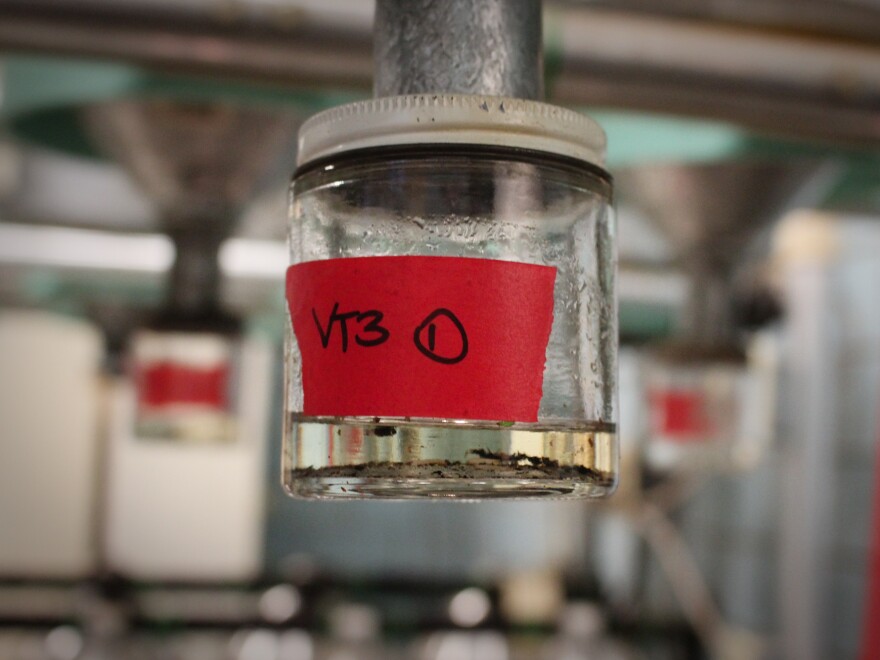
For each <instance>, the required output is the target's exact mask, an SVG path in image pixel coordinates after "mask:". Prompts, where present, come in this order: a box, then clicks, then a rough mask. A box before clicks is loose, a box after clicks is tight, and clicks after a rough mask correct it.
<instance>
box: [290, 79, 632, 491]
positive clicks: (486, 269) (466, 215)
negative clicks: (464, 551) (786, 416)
mask: <svg viewBox="0 0 880 660" xmlns="http://www.w3.org/2000/svg"><path fill="white" fill-rule="evenodd" d="M604 148H605V136H604V133H603V132H602V130H601V129H600V128H599V127H598V126H597V125H596V124H595V123H594V122H593V121H592V120H590V119H588V118H587V117H584V116H583V115H580V114H578V113H575V112H572V111H569V110H565V109H562V108H557V107H554V106H550V105H546V104H543V103H537V102H531V101H522V100H514V99H502V98H497V97H475V96H464V95H443V96H404V97H394V98H388V99H376V100H373V101H366V102H361V103H354V104H350V105H347V106H342V107H339V108H334V109H332V110H329V111H327V112H324V113H321V114H319V115H317V116H315V117H313V118H312V119H310V120H309V121H308V122H306V124H304V125H303V127H302V129H301V130H300V138H299V154H298V155H299V167H298V169H297V171H296V174H295V175H294V179H293V184H292V196H291V207H290V253H291V263H292V266H291V267H290V269H289V270H288V274H287V299H288V304H289V312H290V319H291V325H290V327H289V331H288V336H287V342H286V351H285V359H286V380H285V383H286V384H285V387H286V393H285V394H286V396H285V426H284V449H283V452H284V456H283V461H282V469H283V482H284V484H285V487H286V489H287V490H288V492H289V493H290V494H292V495H294V496H299V497H333V498H347V497H391V498H419V497H451V498H464V499H479V498H497V497H535V496H551V497H601V496H606V495H609V494H610V493H611V492H612V491H613V489H614V487H615V485H616V481H617V469H618V451H617V435H616V434H617V428H616V419H617V411H616V394H617V393H616V372H617V362H616V359H617V355H616V354H617V301H616V296H615V277H616V249H615V228H614V216H613V210H612V207H611V195H612V183H611V178H610V176H609V175H608V173H607V172H606V171H605V170H604V169H602V164H603V157H604Z"/></svg>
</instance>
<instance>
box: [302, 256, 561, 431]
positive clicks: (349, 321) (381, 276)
mask: <svg viewBox="0 0 880 660" xmlns="http://www.w3.org/2000/svg"><path fill="white" fill-rule="evenodd" d="M555 280H556V268H553V267H551V266H537V265H532V264H522V263H513V262H508V261H497V260H489V259H468V258H459V257H362V258H348V259H329V260H326V261H312V262H308V263H303V264H298V265H295V266H291V267H290V268H289V269H288V271H287V301H288V305H289V309H290V318H291V321H292V323H293V331H294V334H295V335H296V340H297V344H298V346H299V349H300V353H301V355H302V378H303V411H302V412H303V414H305V415H309V416H328V417H344V416H363V417H422V418H441V419H466V420H483V421H496V422H536V421H537V420H538V407H539V405H540V403H541V394H542V383H543V379H544V363H545V360H546V351H547V342H548V341H549V338H550V327H551V326H552V324H553V286H554V283H555Z"/></svg>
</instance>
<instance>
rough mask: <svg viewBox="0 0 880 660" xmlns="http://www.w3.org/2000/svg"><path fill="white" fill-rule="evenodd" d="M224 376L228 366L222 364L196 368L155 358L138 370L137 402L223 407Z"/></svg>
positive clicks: (157, 404)
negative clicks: (151, 362)
mask: <svg viewBox="0 0 880 660" xmlns="http://www.w3.org/2000/svg"><path fill="white" fill-rule="evenodd" d="M228 379H229V369H228V368H227V367H226V365H220V366H217V367H213V368H210V369H197V368H194V367H190V366H187V365H182V364H174V363H172V362H159V363H157V364H152V365H150V366H149V367H146V368H144V369H143V370H142V371H141V373H140V376H139V381H138V399H139V401H140V403H141V405H143V406H146V407H149V408H162V407H165V406H170V405H175V404H190V405H202V406H208V407H211V408H216V409H220V410H223V409H225V408H226V407H227V403H228V402H227V394H226V393H227V390H228Z"/></svg>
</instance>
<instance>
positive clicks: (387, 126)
mask: <svg viewBox="0 0 880 660" xmlns="http://www.w3.org/2000/svg"><path fill="white" fill-rule="evenodd" d="M416 144H460V145H465V144H469V145H484V146H497V147H514V148H520V149H527V150H529V151H537V152H544V153H549V154H555V155H558V156H565V157H567V158H574V159H577V160H580V161H584V162H586V163H590V164H593V165H595V166H598V167H600V168H601V167H604V164H605V145H606V139H605V132H604V131H603V130H602V128H601V127H600V126H599V124H597V123H596V122H595V121H594V120H593V119H591V118H589V117H587V116H586V115H583V114H580V113H579V112H575V111H574V110H569V109H567V108H561V107H559V106H555V105H550V104H548V103H541V102H538V101H527V100H523V99H513V98H506V97H499V96H475V95H468V94H416V95H408V96H393V97H386V98H378V99H370V100H367V101H358V102H355V103H348V104H346V105H341V106H337V107H335V108H330V109H329V110H325V111H324V112H321V113H318V114H317V115H314V116H312V117H311V118H309V119H308V120H306V122H305V123H304V124H303V125H302V127H301V128H300V130H299V139H298V145H297V146H298V153H297V165H299V166H302V165H304V164H306V163H310V162H312V161H315V160H319V159H324V158H327V157H328V156H333V155H336V154H342V153H345V152H349V151H355V150H362V149H368V148H372V147H388V146H402V145H416Z"/></svg>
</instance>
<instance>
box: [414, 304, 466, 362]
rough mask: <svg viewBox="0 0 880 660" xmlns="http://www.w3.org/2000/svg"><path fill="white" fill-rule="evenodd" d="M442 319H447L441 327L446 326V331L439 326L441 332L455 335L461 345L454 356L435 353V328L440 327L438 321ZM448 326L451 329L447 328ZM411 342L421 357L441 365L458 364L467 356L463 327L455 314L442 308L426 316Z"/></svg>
mask: <svg viewBox="0 0 880 660" xmlns="http://www.w3.org/2000/svg"><path fill="white" fill-rule="evenodd" d="M442 318H445V319H447V322H445V323H443V325H445V326H447V329H443V328H442V326H441V332H443V333H444V334H446V335H448V334H449V333H450V332H453V333H455V334H456V335H457V337H456V339H457V340H458V342H459V343H460V344H461V348H460V350H459V351H458V353H457V354H456V355H441V354H440V353H438V352H437V332H438V330H437V326H438V325H440V323H441V321H440V319H442ZM450 324H451V328H449V326H450ZM423 335H427V346H426V345H425V341H424V340H423V338H422V336H423ZM413 341H414V342H415V345H416V348H418V349H419V351H421V353H422V355H424V356H425V357H428V358H430V359H431V360H434V361H435V362H440V363H441V364H458V363H459V362H461V361H462V360H464V359H465V357H467V354H468V337H467V332H465V329H464V326H463V325H462V323H461V321H459V320H458V317H457V316H456V315H455V314H453V313H452V312H451V311H449V310H448V309H446V308H444V307H440V308H438V309H435V310H434V311H433V312H431V313H430V314H428V316H427V318H425V320H424V321H422V322H421V323H420V324H419V326H418V327H417V328H416V331H415V333H414V334H413Z"/></svg>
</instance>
